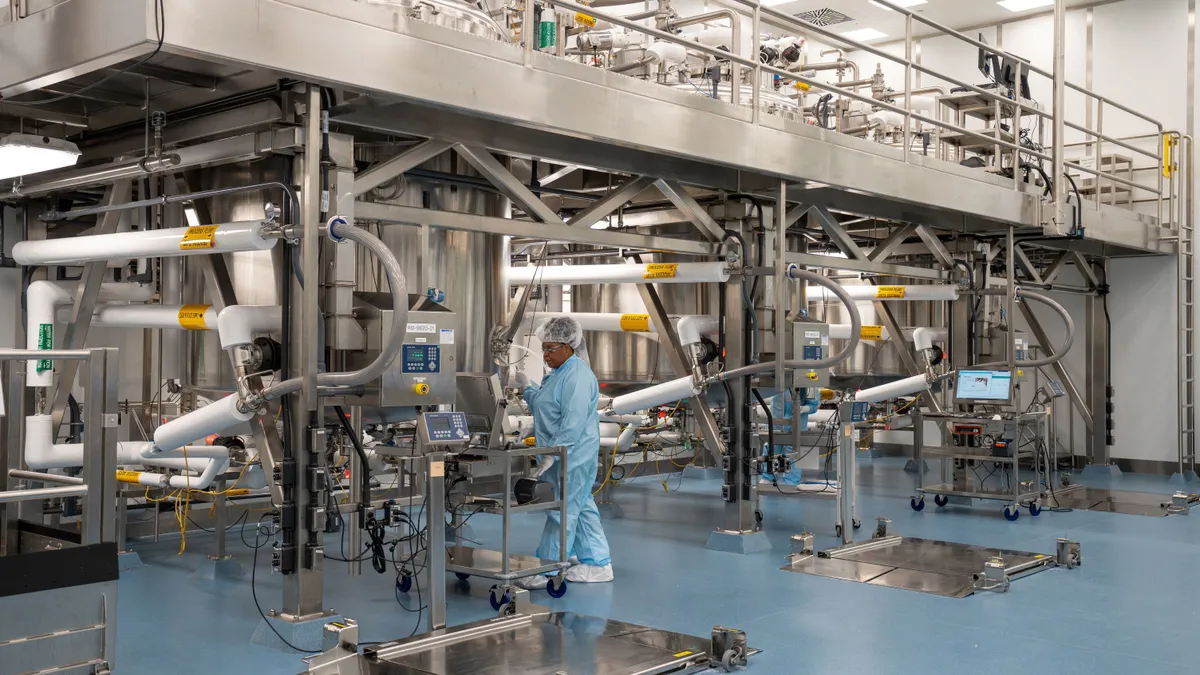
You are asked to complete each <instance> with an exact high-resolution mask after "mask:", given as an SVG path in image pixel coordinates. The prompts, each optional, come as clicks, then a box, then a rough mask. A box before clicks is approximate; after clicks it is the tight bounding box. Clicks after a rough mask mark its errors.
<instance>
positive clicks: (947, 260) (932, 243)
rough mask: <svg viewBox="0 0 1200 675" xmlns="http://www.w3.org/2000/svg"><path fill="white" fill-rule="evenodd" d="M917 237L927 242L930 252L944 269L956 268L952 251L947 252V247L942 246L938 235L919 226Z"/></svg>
mask: <svg viewBox="0 0 1200 675" xmlns="http://www.w3.org/2000/svg"><path fill="white" fill-rule="evenodd" d="M917 236H918V237H920V238H921V241H923V242H925V245H926V246H927V247H929V252H930V253H932V254H933V257H934V258H936V259H937V261H938V262H939V263H941V265H942V267H945V268H946V269H952V268H953V267H954V256H952V255H950V251H948V250H946V246H945V245H944V244H942V240H941V239H938V237H937V235H936V234H934V233H933V230H931V229H929V228H928V227H927V226H925V225H918V226H917Z"/></svg>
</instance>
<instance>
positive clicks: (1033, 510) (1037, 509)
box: [1029, 502, 1042, 516]
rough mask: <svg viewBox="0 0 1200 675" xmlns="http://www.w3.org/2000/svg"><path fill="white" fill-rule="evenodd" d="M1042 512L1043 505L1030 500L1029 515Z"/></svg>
mask: <svg viewBox="0 0 1200 675" xmlns="http://www.w3.org/2000/svg"><path fill="white" fill-rule="evenodd" d="M1041 512H1042V507H1040V506H1038V505H1037V503H1036V502H1030V504H1029V515H1031V516H1036V515H1038V514H1040V513H1041Z"/></svg>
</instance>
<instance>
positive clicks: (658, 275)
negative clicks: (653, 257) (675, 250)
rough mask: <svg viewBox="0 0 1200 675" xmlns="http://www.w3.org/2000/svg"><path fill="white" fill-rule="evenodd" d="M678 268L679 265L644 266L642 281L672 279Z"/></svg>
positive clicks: (658, 264)
mask: <svg viewBox="0 0 1200 675" xmlns="http://www.w3.org/2000/svg"><path fill="white" fill-rule="evenodd" d="M678 267H679V263H650V264H649V265H646V271H645V273H644V274H642V278H643V279H674V278H675V270H676V268H678Z"/></svg>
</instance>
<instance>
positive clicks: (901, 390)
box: [854, 375, 930, 403]
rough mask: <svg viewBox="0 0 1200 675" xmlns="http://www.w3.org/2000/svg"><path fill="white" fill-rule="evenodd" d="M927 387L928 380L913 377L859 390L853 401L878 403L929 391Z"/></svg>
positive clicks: (918, 376) (917, 376)
mask: <svg viewBox="0 0 1200 675" xmlns="http://www.w3.org/2000/svg"><path fill="white" fill-rule="evenodd" d="M929 387H930V383H929V380H928V379H927V378H926V377H925V376H924V375H913V376H912V377H906V378H904V379H903V380H896V381H895V382H888V383H887V384H881V385H879V386H878V387H870V388H869V389H860V390H859V391H858V392H856V393H855V394H854V400H855V401H858V402H860V403H879V402H880V401H886V400H888V399H892V398H896V397H897V396H911V395H913V394H919V393H922V392H925V391H929Z"/></svg>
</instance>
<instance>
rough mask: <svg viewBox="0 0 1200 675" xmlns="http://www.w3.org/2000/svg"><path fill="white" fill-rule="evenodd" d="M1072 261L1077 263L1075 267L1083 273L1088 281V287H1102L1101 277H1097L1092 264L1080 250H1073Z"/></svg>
mask: <svg viewBox="0 0 1200 675" xmlns="http://www.w3.org/2000/svg"><path fill="white" fill-rule="evenodd" d="M1070 253H1071V262H1073V263H1075V267H1076V268H1077V269H1078V270H1079V273H1080V274H1081V275H1083V278H1084V280H1086V281H1087V284H1088V287H1089V288H1092V289H1097V288H1100V279H1098V278H1097V277H1096V273H1095V272H1093V271H1092V266H1091V265H1090V264H1089V263H1088V261H1087V260H1085V259H1084V257H1083V254H1082V253H1080V252H1079V251H1071V252H1070Z"/></svg>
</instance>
